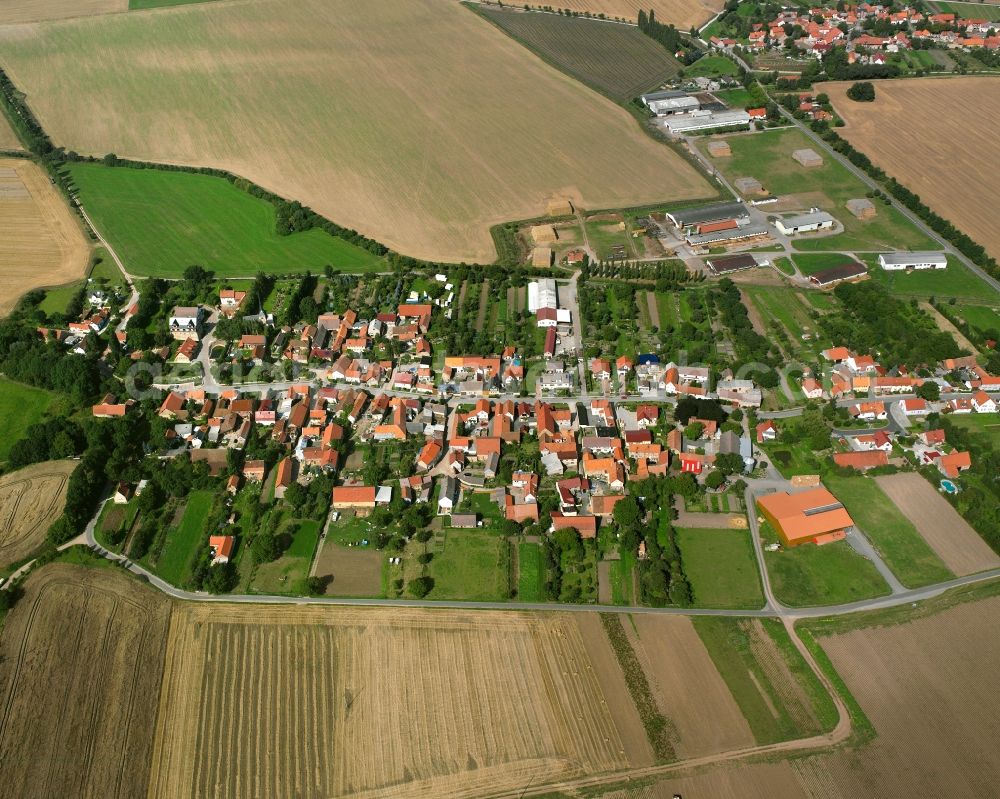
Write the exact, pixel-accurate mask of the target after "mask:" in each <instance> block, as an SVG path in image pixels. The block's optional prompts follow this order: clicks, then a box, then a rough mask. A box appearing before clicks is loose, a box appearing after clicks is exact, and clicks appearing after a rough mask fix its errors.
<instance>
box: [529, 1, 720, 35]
mask: <svg viewBox="0 0 1000 799" xmlns="http://www.w3.org/2000/svg"><path fill="white" fill-rule="evenodd" d="M537 4H538V5H548V4H547V3H537ZM511 5H516V3H513V4H511ZM529 5H532V6H533V5H536V3H529ZM722 6H723V3H722V2H721V0H560V2H559V3H558V5H555V6H554V8H568V9H570V10H571V11H589V12H590V13H592V14H605V15H606V16H609V17H624V18H625V19H627V20H628V21H629V22H635V21H636V20H637V19H638V18H639V11H640V10H642V11H645V12H647V13H648V12H649V10H650V9H652V10H653V11H655V12H656V18H657V19H658V20H659V21H660V22H663V23H668V22H669V23H670V24H672V25H676V26H677V27H678V28H680V29H681V30H687V29H688V28H690V27H691V26H692V25H694V26H696V27H697V26H701V25H703V24H704V23H706V22H708V20H709V19H711V18H712V16H713V15H715V14H717V13H718V12H719V11H721V10H722Z"/></svg>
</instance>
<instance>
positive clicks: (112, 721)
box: [0, 564, 170, 799]
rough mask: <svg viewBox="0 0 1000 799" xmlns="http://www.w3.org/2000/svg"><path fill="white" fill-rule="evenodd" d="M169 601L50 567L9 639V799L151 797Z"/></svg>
mask: <svg viewBox="0 0 1000 799" xmlns="http://www.w3.org/2000/svg"><path fill="white" fill-rule="evenodd" d="M169 613H170V602H169V600H168V599H167V598H166V597H164V596H163V595H162V594H159V593H157V592H155V591H150V590H149V589H148V588H146V587H144V586H142V585H141V584H140V583H138V582H137V581H135V580H131V579H129V578H126V577H124V576H122V575H120V574H116V573H114V572H113V571H111V570H110V569H86V568H81V567H76V566H67V565H65V564H53V565H51V566H46V567H45V568H44V569H43V570H42V571H40V572H39V573H38V574H35V575H32V577H31V578H30V579H29V580H28V581H27V583H26V587H25V595H24V596H23V597H22V598H21V600H20V601H19V602H18V604H17V606H16V607H15V608H14V609H13V610H12V611H11V613H10V615H9V616H8V617H7V620H6V623H5V625H4V629H3V636H2V637H0V663H2V664H3V665H2V668H0V701H2V702H3V705H2V707H0V713H2V716H0V784H2V785H3V790H4V793H5V794H6V795H7V796H12V797H14V796H16V797H19V799H30V798H31V797H40V798H41V797H46V798H47V797H53V796H59V797H71V796H73V797H93V799H98V797H121V799H132V797H136V796H143V795H144V794H145V792H146V785H147V782H148V778H149V762H150V753H151V750H152V744H153V728H154V723H155V718H156V703H157V696H158V692H159V687H160V678H161V675H162V667H163V648H164V644H165V641H166V634H167V624H168V619H169Z"/></svg>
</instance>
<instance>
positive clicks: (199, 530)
mask: <svg viewBox="0 0 1000 799" xmlns="http://www.w3.org/2000/svg"><path fill="white" fill-rule="evenodd" d="M214 499H215V493H214V492H212V491H192V492H191V493H190V494H189V495H188V498H187V504H186V505H185V506H184V515H183V516H182V517H181V523H180V524H179V525H178V526H177V527H176V528H175V529H173V530H171V531H170V532H169V533H167V540H166V543H165V544H164V545H163V552H162V553H161V554H160V557H159V560H157V562H156V573H157V574H158V575H160V577H162V578H163V579H164V580H166V581H167V582H168V583H172V584H173V585H178V586H182V585H183V584H184V581H185V580H186V579H187V576H188V573H189V572H190V570H191V563H192V561H193V560H194V558H195V554H196V552H197V550H198V549H199V548H200V547H201V546H202V545H204V544H205V522H206V520H207V517H208V514H209V511H211V509H212V502H213V500H214Z"/></svg>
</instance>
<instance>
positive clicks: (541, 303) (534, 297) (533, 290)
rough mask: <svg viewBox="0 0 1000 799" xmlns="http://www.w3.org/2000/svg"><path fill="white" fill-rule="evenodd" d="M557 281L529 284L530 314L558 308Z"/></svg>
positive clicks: (539, 281)
mask: <svg viewBox="0 0 1000 799" xmlns="http://www.w3.org/2000/svg"><path fill="white" fill-rule="evenodd" d="M558 307H559V302H558V295H557V293H556V281H555V280H553V279H552V278H545V279H543V280H536V281H534V282H532V283H529V284H528V313H538V309H539V308H558Z"/></svg>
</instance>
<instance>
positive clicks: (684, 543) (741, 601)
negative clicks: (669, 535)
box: [677, 529, 764, 609]
mask: <svg viewBox="0 0 1000 799" xmlns="http://www.w3.org/2000/svg"><path fill="white" fill-rule="evenodd" d="M677 543H678V546H679V547H680V550H681V562H682V563H683V564H684V573H685V574H686V575H687V578H688V580H689V581H690V583H691V590H692V591H693V592H694V605H695V607H699V608H752V609H756V608H760V607H761V606H763V604H764V594H763V592H762V590H761V586H760V574H759V572H758V571H757V559H756V557H754V553H753V544H752V543H751V542H750V534H749V533H748V532H747V531H746V530H708V529H705V530H701V529H678V530H677Z"/></svg>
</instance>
